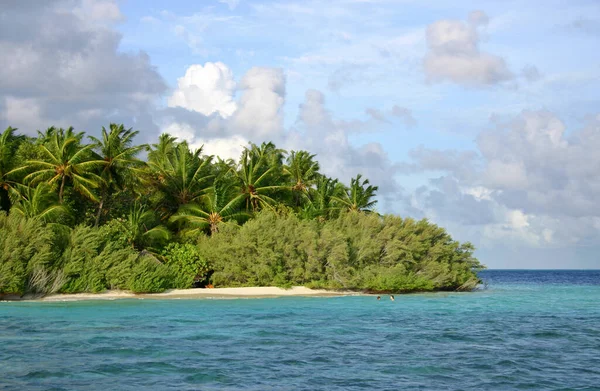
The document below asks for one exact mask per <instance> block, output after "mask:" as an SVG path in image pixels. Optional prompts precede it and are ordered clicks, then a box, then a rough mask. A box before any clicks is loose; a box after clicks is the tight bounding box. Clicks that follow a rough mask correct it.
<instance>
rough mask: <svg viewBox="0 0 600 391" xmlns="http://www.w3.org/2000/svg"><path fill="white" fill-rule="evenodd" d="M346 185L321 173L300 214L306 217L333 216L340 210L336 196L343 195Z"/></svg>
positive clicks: (321, 217) (320, 217)
mask: <svg viewBox="0 0 600 391" xmlns="http://www.w3.org/2000/svg"><path fill="white" fill-rule="evenodd" d="M344 191H345V187H344V185H343V184H342V183H340V182H339V181H338V180H337V179H332V178H328V177H326V176H324V175H319V176H318V179H317V180H316V184H315V187H314V188H311V189H310V190H309V197H308V198H307V202H306V204H305V206H304V208H303V209H302V210H301V211H300V216H302V218H305V219H313V218H319V219H324V218H327V217H331V215H332V214H334V213H335V212H336V211H337V210H339V203H338V202H337V201H336V197H341V196H343V194H344Z"/></svg>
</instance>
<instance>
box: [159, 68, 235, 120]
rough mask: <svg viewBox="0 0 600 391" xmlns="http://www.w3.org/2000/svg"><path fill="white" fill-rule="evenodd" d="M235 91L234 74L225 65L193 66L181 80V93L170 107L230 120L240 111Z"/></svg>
mask: <svg viewBox="0 0 600 391" xmlns="http://www.w3.org/2000/svg"><path fill="white" fill-rule="evenodd" d="M235 87H236V84H235V80H234V78H233V73H232V72H231V70H230V69H229V68H228V67H227V66H226V65H225V64H223V63H221V62H217V63H211V62H207V63H206V64H205V65H204V66H202V65H199V64H196V65H192V66H190V67H189V68H188V69H187V70H186V72H185V75H184V76H183V77H180V78H179V79H177V89H176V90H175V91H174V92H173V95H171V97H170V98H169V99H168V105H169V106H170V107H183V108H185V109H188V110H192V111H196V112H198V113H202V114H204V115H210V114H213V113H218V114H220V115H221V116H222V117H224V118H227V117H229V116H231V115H232V114H233V113H234V112H235V111H236V109H237V105H236V103H235V101H234V100H233V95H234V93H235Z"/></svg>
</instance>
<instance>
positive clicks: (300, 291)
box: [0, 286, 364, 302]
mask: <svg viewBox="0 0 600 391" xmlns="http://www.w3.org/2000/svg"><path fill="white" fill-rule="evenodd" d="M361 295H364V294H363V293H358V292H353V291H330V290H325V289H310V288H306V287H303V286H294V287H292V288H290V289H283V288H278V287H272V286H269V287H241V288H190V289H170V290H167V291H165V292H161V293H137V294H136V293H133V292H130V291H119V290H110V291H106V292H101V293H68V294H63V293H57V294H51V295H48V296H44V297H39V296H34V295H25V296H23V297H19V296H17V295H6V296H4V297H2V296H0V301H37V302H39V301H45V302H57V301H85V300H119V299H211V298H214V299H245V298H275V297H284V296H296V297H339V296H361Z"/></svg>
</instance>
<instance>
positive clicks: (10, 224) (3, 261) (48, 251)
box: [0, 212, 56, 295]
mask: <svg viewBox="0 0 600 391" xmlns="http://www.w3.org/2000/svg"><path fill="white" fill-rule="evenodd" d="M53 239H54V233H53V231H52V229H50V228H48V227H44V225H43V224H42V223H41V222H39V221H36V220H27V219H25V218H23V217H20V216H18V215H16V214H12V215H10V216H7V215H6V214H5V213H2V212H0V293H3V294H18V295H23V294H24V293H26V292H27V291H34V292H40V293H44V290H43V289H41V288H42V287H40V286H39V284H34V285H33V286H32V287H30V286H29V285H30V284H29V280H30V277H31V276H32V274H33V273H34V271H35V272H36V274H44V273H45V274H46V276H45V277H44V278H43V279H42V280H43V281H45V282H46V283H51V282H53V281H49V280H50V279H52V277H56V276H50V275H48V273H46V269H47V268H48V267H49V265H50V264H51V262H52V257H53V252H52V247H51V244H52V243H53ZM34 282H36V281H34ZM29 288H32V289H29Z"/></svg>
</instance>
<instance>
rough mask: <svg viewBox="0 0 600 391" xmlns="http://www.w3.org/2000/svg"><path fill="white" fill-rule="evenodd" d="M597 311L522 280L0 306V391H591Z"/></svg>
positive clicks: (572, 294)
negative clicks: (370, 291) (479, 285)
mask: <svg viewBox="0 0 600 391" xmlns="http://www.w3.org/2000/svg"><path fill="white" fill-rule="evenodd" d="M571 277H572V276H571ZM571 277H569V278H571ZM544 278H546V277H544ZM565 278H566V277H564V276H563V277H561V281H562V280H564V279H565ZM538 280H540V278H538ZM542 280H544V279H543V278H542ZM519 281H521V280H519ZM536 281H537V280H536ZM585 281H586V282H589V278H588V279H586V280H585ZM513 282H514V281H513ZM598 302H600V285H597V284H596V285H594V284H589V283H586V284H562V285H560V284H559V285H557V284H549V283H546V282H543V283H537V282H536V283H530V284H525V283H523V282H519V283H518V284H517V283H515V284H504V285H502V284H497V285H492V287H491V288H490V289H489V290H487V291H481V292H476V293H472V294H453V293H444V294H440V295H435V294H434V295H432V294H423V295H406V296H399V297H397V300H396V301H395V302H389V301H381V302H377V301H375V299H374V298H373V297H345V298H326V299H324V298H281V299H260V300H252V299H250V300H248V299H246V300H178V301H162V300H156V301H155V300H144V301H139V300H122V301H110V302H69V303H0V346H1V348H0V374H1V376H0V390H21V389H28V390H30V389H31V390H51V389H54V390H72V389H86V390H102V391H106V390H113V389H115V390H136V391H139V390H140V389H145V390H146V389H147V390H169V389H172V390H197V389H202V390H239V389H245V390H261V391H262V390H282V389H283V390H373V389H376V390H398V389H406V390H467V389H469V390H527V389H535V390H578V389H579V390H595V389H596V390H597V389H599V388H598V384H600V381H599V379H600V328H599V326H598V325H599V324H600V308H599V306H598V305H597V303H598ZM592 304H594V305H592Z"/></svg>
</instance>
